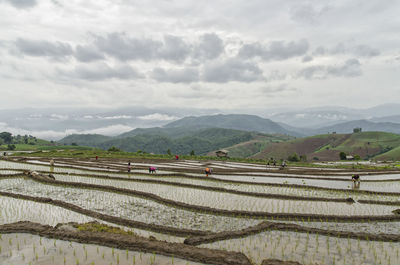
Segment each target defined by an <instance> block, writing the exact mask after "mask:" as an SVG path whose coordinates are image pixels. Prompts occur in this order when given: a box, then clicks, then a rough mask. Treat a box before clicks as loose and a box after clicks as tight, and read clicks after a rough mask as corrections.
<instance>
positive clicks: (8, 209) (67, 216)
mask: <svg viewBox="0 0 400 265" xmlns="http://www.w3.org/2000/svg"><path fill="white" fill-rule="evenodd" d="M94 220H96V221H98V222H100V223H105V224H108V225H112V226H116V225H115V224H110V223H108V222H104V221H102V220H97V219H94V218H91V217H88V216H86V215H83V214H79V213H76V212H74V211H70V210H67V209H64V208H62V207H57V206H53V205H50V204H46V203H38V202H32V201H26V200H20V199H14V198H9V197H0V224H8V223H14V222H19V221H31V222H36V223H40V224H46V225H51V226H55V225H57V224H58V223H68V222H76V223H86V222H91V221H94ZM118 227H119V228H121V229H124V230H129V231H132V229H131V228H127V227H124V226H118ZM133 231H134V232H135V233H136V234H138V235H140V236H143V237H150V236H153V237H155V238H157V239H159V240H164V241H168V242H180V243H182V242H183V241H184V238H182V237H175V236H170V235H164V234H159V233H155V232H149V231H145V230H140V229H133Z"/></svg>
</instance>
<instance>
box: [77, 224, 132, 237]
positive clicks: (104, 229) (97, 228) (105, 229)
mask: <svg viewBox="0 0 400 265" xmlns="http://www.w3.org/2000/svg"><path fill="white" fill-rule="evenodd" d="M77 228H78V230H79V231H88V232H101V233H112V234H121V235H130V236H136V234H135V233H133V232H132V231H125V230H123V229H121V228H119V227H113V226H109V225H105V224H100V223H97V222H90V223H85V224H78V225H77Z"/></svg>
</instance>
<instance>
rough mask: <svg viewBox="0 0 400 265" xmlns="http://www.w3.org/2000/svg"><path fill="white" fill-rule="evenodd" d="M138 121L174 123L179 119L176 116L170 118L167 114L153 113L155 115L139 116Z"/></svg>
mask: <svg viewBox="0 0 400 265" xmlns="http://www.w3.org/2000/svg"><path fill="white" fill-rule="evenodd" d="M138 119H141V120H158V121H173V120H176V119H178V118H177V117H175V116H169V115H167V114H161V113H153V114H148V115H144V116H139V117H138Z"/></svg>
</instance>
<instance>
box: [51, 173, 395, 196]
mask: <svg viewBox="0 0 400 265" xmlns="http://www.w3.org/2000/svg"><path fill="white" fill-rule="evenodd" d="M55 177H56V179H57V180H60V181H71V182H83V183H90V184H100V185H110V186H115V187H117V186H118V187H120V185H124V186H122V187H133V185H134V184H129V182H127V181H120V180H104V179H101V178H95V176H93V177H81V176H74V175H63V174H56V175H55ZM127 178H129V179H147V180H160V181H168V182H174V183H177V184H179V183H184V184H193V185H199V186H204V187H217V188H225V189H229V190H237V191H245V192H254V193H268V194H279V195H291V196H292V195H295V196H302V197H323V198H348V197H352V198H353V199H356V200H359V199H365V200H385V201H386V200H387V201H396V200H398V199H399V197H400V196H391V195H390V196H382V195H379V196H377V195H369V194H356V193H352V192H351V190H349V192H341V191H329V190H311V189H309V188H307V187H304V188H294V187H279V186H268V185H251V184H236V183H229V182H217V181H212V180H205V179H191V178H183V177H156V176H155V177H154V176H152V177H150V176H138V175H136V176H135V175H132V176H131V177H127ZM122 183H124V184H122Z"/></svg>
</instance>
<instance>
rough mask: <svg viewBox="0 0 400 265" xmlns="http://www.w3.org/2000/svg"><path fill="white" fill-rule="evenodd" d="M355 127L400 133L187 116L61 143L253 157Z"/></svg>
mask: <svg viewBox="0 0 400 265" xmlns="http://www.w3.org/2000/svg"><path fill="white" fill-rule="evenodd" d="M354 128H362V131H364V132H365V131H381V132H388V133H398V134H400V124H397V123H390V122H372V121H367V120H356V121H349V122H344V123H339V124H335V125H330V126H326V127H322V128H318V129H309V128H296V127H293V126H290V125H287V124H284V123H276V122H273V121H271V120H269V119H264V118H260V117H258V116H255V115H242V114H229V115H222V114H219V115H207V116H200V117H194V116H191V117H185V118H182V119H180V120H177V121H173V122H170V123H168V124H166V125H165V126H164V127H153V128H137V129H134V130H131V131H129V132H126V133H122V134H120V135H117V136H115V137H110V136H104V135H99V134H72V135H69V136H67V137H65V138H63V139H62V140H60V141H59V142H60V143H62V144H72V143H75V144H78V145H87V146H92V147H98V148H103V149H108V148H110V147H112V146H115V147H117V148H120V149H121V150H124V151H133V152H136V151H138V150H142V151H145V152H150V153H162V154H163V153H166V152H167V150H170V151H171V152H174V153H181V154H188V153H190V152H191V151H192V150H193V151H194V152H195V153H196V154H207V153H209V152H211V151H215V150H217V149H219V148H228V149H229V148H230V150H231V151H232V152H233V155H235V156H254V155H256V154H257V153H262V152H263V149H264V148H265V147H266V146H267V145H268V143H271V142H281V141H284V140H287V139H291V138H293V137H305V136H312V135H319V134H327V133H337V134H350V133H352V132H353V129H354ZM233 146H235V148H233Z"/></svg>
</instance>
